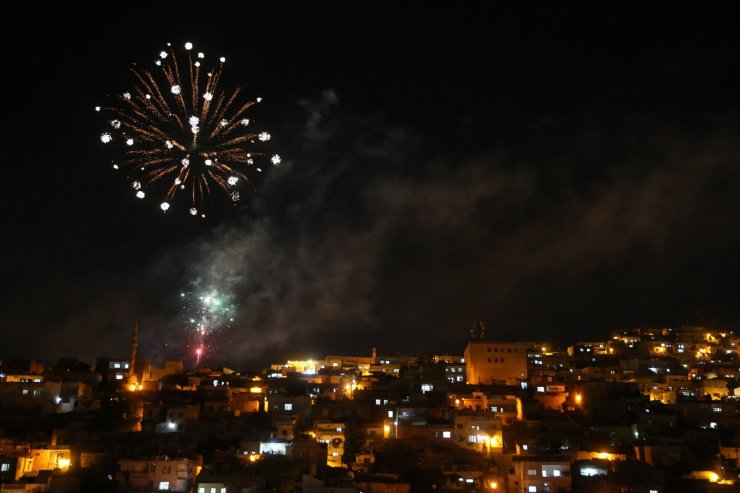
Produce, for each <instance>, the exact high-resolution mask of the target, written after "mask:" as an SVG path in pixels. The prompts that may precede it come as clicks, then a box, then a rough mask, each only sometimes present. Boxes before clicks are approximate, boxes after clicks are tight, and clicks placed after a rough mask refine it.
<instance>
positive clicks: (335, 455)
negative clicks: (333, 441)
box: [331, 452, 339, 457]
mask: <svg viewBox="0 0 740 493" xmlns="http://www.w3.org/2000/svg"><path fill="white" fill-rule="evenodd" d="M331 455H333V456H334V457H339V452H332V453H331Z"/></svg>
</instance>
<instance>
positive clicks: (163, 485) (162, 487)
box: [159, 481, 170, 491]
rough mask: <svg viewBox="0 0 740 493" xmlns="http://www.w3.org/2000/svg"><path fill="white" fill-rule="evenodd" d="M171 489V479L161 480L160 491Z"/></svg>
mask: <svg viewBox="0 0 740 493" xmlns="http://www.w3.org/2000/svg"><path fill="white" fill-rule="evenodd" d="M169 489H170V482H169V481H160V482H159V491H166V490H169Z"/></svg>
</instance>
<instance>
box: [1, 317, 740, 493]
mask: <svg viewBox="0 0 740 493" xmlns="http://www.w3.org/2000/svg"><path fill="white" fill-rule="evenodd" d="M461 342H462V343H464V342H465V341H464V340H463V341H461ZM739 348H740V336H738V334H737V333H736V332H734V331H732V330H714V329H711V330H710V329H708V328H705V327H696V326H692V327H676V328H668V327H656V328H637V329H632V330H624V331H618V332H614V333H612V334H611V335H608V336H606V335H605V337H604V338H603V339H597V340H594V341H577V342H573V343H572V344H570V345H568V346H563V347H558V346H556V345H553V344H552V343H550V342H548V341H540V342H505V341H491V340H487V339H486V334H485V332H484V327H483V324H482V322H478V321H476V322H475V323H474V324H473V327H472V329H471V330H470V337H469V341H468V342H467V346H466V347H465V350H464V351H463V353H462V354H437V355H431V356H418V355H407V354H397V353H392V354H389V353H384V352H381V351H377V350H376V349H375V348H368V351H367V353H366V354H365V355H327V356H325V357H324V358H323V359H314V360H301V361H293V360H289V361H285V362H278V363H275V364H272V365H270V367H269V368H264V369H261V370H254V371H242V370H239V371H236V370H234V369H229V368H206V367H202V366H200V367H194V368H189V367H187V365H186V364H185V363H184V362H183V361H167V362H165V363H164V365H163V366H162V367H161V368H157V367H153V366H152V364H151V363H150V362H149V361H147V360H145V359H143V358H140V357H138V353H139V350H140V349H141V348H139V347H138V333H137V331H136V330H135V331H134V334H133V337H132V343H131V347H130V348H121V349H122V350H121V353H122V354H118V355H112V357H111V356H100V357H98V358H97V360H96V361H95V362H94V364H90V363H87V362H83V361H80V360H78V359H76V358H70V357H62V358H60V359H59V360H58V361H56V362H54V363H52V364H43V363H41V362H38V361H30V360H18V359H13V358H12V355H8V354H4V355H2V356H4V359H2V361H1V363H0V491H2V492H13V493H16V492H17V493H20V492H53V493H77V492H121V493H123V492H126V493H129V492H131V493H133V492H155V491H157V492H161V491H169V492H188V493H263V492H264V493H267V492H275V493H288V492H301V493H409V492H449V493H468V492H470V493H473V492H512V493H514V492H516V493H519V492H524V493H545V492H636V493H637V492H640V493H666V492H677V491H680V492H725V491H727V492H730V491H738V485H740V476H739V473H740V434H739V433H738V432H739V430H740V416H739V414H738V402H739V399H740V358H738V350H739ZM4 349H5V351H6V352H7V350H8V348H4ZM142 352H144V351H142ZM126 353H128V354H126Z"/></svg>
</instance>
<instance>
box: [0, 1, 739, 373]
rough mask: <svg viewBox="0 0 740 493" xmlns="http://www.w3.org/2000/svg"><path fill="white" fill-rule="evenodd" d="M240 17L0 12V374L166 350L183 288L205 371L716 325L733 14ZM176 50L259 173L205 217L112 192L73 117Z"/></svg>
mask: <svg viewBox="0 0 740 493" xmlns="http://www.w3.org/2000/svg"><path fill="white" fill-rule="evenodd" d="M263 3H265V2H260V3H256V2H241V3H240V5H243V6H242V7H239V10H236V11H235V10H233V8H226V7H223V8H218V9H208V8H205V7H204V6H203V5H205V4H201V5H197V6H196V5H195V4H193V7H192V8H183V7H182V6H181V5H177V4H169V3H168V4H167V5H166V7H154V6H153V5H152V4H153V2H149V3H146V4H142V5H139V6H132V5H129V4H111V5H106V6H105V8H104V9H103V8H101V9H96V8H95V9H93V8H89V7H77V8H76V7H75V4H76V3H75V2H72V3H69V2H66V3H65V4H64V7H61V6H60V7H56V8H49V9H43V8H33V9H30V8H29V9H27V10H25V11H24V12H23V13H22V14H20V15H19V16H17V17H10V18H8V19H6V25H5V26H4V29H5V36H6V39H7V42H6V43H5V44H4V50H3V65H4V76H5V78H6V82H5V84H4V86H5V90H4V92H5V103H4V105H3V112H2V114H3V116H4V119H3V120H4V121H3V128H4V129H5V130H4V132H3V143H4V148H5V150H6V152H5V153H4V158H3V187H4V190H3V194H2V207H3V211H4V226H3V233H2V242H1V245H2V246H1V248H2V258H3V262H2V296H1V297H0V303H2V309H1V311H0V313H2V315H3V316H2V320H1V321H0V358H7V357H31V358H35V359H40V360H44V361H47V362H54V361H55V360H56V359H58V358H59V357H61V356H74V357H79V358H81V359H83V360H86V361H88V362H92V361H93V360H94V358H95V356H97V355H108V356H124V357H125V356H126V355H127V354H128V347H127V346H128V341H129V339H130V334H131V328H132V325H133V323H134V322H135V321H138V322H139V324H140V327H141V344H140V352H141V354H142V355H143V356H144V357H147V358H150V359H152V360H154V361H155V362H161V361H162V360H163V359H164V358H169V359H179V358H182V357H184V356H185V357H189V356H186V354H185V352H184V351H185V349H184V347H185V344H186V343H187V331H186V330H185V329H184V328H183V326H182V313H181V310H180V304H179V302H178V294H179V293H180V292H181V291H182V290H183V289H188V288H189V287H192V286H196V287H197V288H198V289H207V288H211V287H214V288H217V289H219V290H221V291H223V292H225V293H229V294H231V295H232V296H233V299H234V302H235V304H236V305H237V317H236V320H235V322H234V323H233V324H232V326H231V327H228V328H224V329H222V330H221V331H220V332H219V333H218V335H217V336H216V337H215V338H214V339H213V340H212V343H213V346H214V348H215V351H214V352H213V353H212V354H211V355H210V356H209V359H208V360H207V362H208V363H210V364H214V365H215V364H219V363H224V364H229V365H236V366H240V367H247V366H250V365H257V364H264V363H266V362H270V361H273V360H278V359H284V358H287V357H323V356H324V355H326V354H337V353H354V354H369V352H370V350H371V348H372V347H373V346H375V347H377V348H378V352H379V353H392V352H407V353H414V354H434V353H440V352H462V350H463V348H464V346H465V344H466V342H467V331H468V329H469V327H470V325H471V321H472V320H473V319H482V320H484V322H485V325H486V337H487V338H489V339H491V340H498V339H500V340H538V339H548V340H553V341H558V342H567V341H574V340H591V339H602V338H604V337H605V336H606V335H607V334H608V333H609V332H610V331H612V330H616V329H624V328H630V327H637V326H655V325H659V326H677V325H682V324H704V325H708V326H712V327H728V328H735V329H740V131H739V130H740V29H738V26H739V25H740V15H738V11H737V10H729V8H730V7H722V8H719V7H715V8H713V9H709V8H706V7H705V8H699V7H694V8H676V7H672V8H668V7H665V6H661V7H654V9H653V10H646V6H645V5H643V4H632V5H629V4H612V7H613V10H602V9H601V8H600V9H593V10H588V9H585V10H584V9H582V8H579V9H572V10H563V8H562V7H561V6H559V5H551V6H548V7H539V8H534V7H531V8H528V9H527V10H522V11H512V10H504V9H501V8H500V7H498V6H481V5H477V4H476V3H470V4H468V5H463V6H456V7H454V8H453V7H444V8H436V9H430V8H429V7H422V5H423V4H422V3H421V2H418V3H410V4H409V5H407V6H406V7H403V8H400V9H399V6H398V5H397V4H398V3H399V2H388V3H382V4H381V3H378V2H344V3H339V2H337V3H331V2H329V3H323V2H322V3H321V4H319V3H318V2H315V4H311V5H309V4H308V3H307V2H301V3H296V4H286V3H281V4H280V5H279V6H266V5H263ZM350 4H351V5H350ZM617 7H621V10H617ZM185 41H192V42H193V43H194V44H195V45H196V47H197V48H199V49H200V48H202V49H203V50H204V51H206V52H207V53H209V54H210V53H212V54H214V55H216V54H219V55H220V54H222V55H224V56H226V57H227V59H228V64H227V65H226V72H225V75H224V77H225V82H226V83H227V85H230V86H236V85H238V84H242V85H243V87H244V89H245V90H246V93H247V94H249V95H250V97H256V96H261V97H263V98H264V102H263V104H262V105H260V106H259V107H258V108H257V109H256V110H255V113H254V118H256V119H257V121H259V122H260V123H261V125H262V126H263V127H265V128H268V129H269V130H270V132H271V133H272V135H273V138H272V140H271V141H270V144H271V148H272V149H274V150H275V151H276V152H279V153H280V154H281V156H282V157H283V163H282V164H281V165H280V166H278V167H274V168H270V169H269V170H268V172H266V173H264V174H263V176H261V179H259V180H257V181H255V182H254V186H253V187H252V188H249V189H247V190H244V191H243V192H242V193H241V196H242V200H241V202H240V205H238V206H236V207H234V206H222V207H219V208H216V209H215V210H213V211H211V212H210V214H209V215H208V217H207V218H206V219H205V220H201V219H195V218H191V217H189V216H186V215H183V214H175V213H167V214H163V213H162V212H161V211H160V210H159V209H158V208H157V205H156V204H157V203H156V202H154V201H149V200H144V201H141V200H137V199H136V198H134V196H133V194H132V193H131V188H130V186H129V184H128V183H127V182H126V181H125V180H124V179H122V177H121V175H120V174H116V173H115V172H114V171H113V170H112V168H111V166H110V162H111V156H110V153H109V152H107V149H104V146H103V145H102V144H101V143H100V140H99V135H100V128H101V119H100V118H99V115H98V114H96V113H95V112H94V111H93V107H94V106H95V105H96V104H100V103H101V102H105V101H106V98H109V97H110V96H111V95H112V94H116V93H120V92H121V91H123V90H125V88H126V87H128V86H127V84H128V83H129V82H130V78H129V74H128V72H127V67H129V66H131V64H132V63H134V62H137V63H142V64H144V63H151V62H152V61H153V60H154V59H155V57H156V54H157V53H159V51H160V50H161V49H162V48H163V47H164V46H165V44H166V43H167V42H172V43H173V44H174V45H181V44H182V43H184V42H185Z"/></svg>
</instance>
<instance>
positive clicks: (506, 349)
mask: <svg viewBox="0 0 740 493" xmlns="http://www.w3.org/2000/svg"><path fill="white" fill-rule="evenodd" d="M464 358H465V377H466V381H467V383H468V384H471V385H478V384H496V383H504V384H506V385H515V384H516V383H517V382H519V381H522V380H526V379H527V345H526V344H524V343H515V342H481V341H471V342H469V343H468V345H467V347H466V348H465V353H464Z"/></svg>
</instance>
